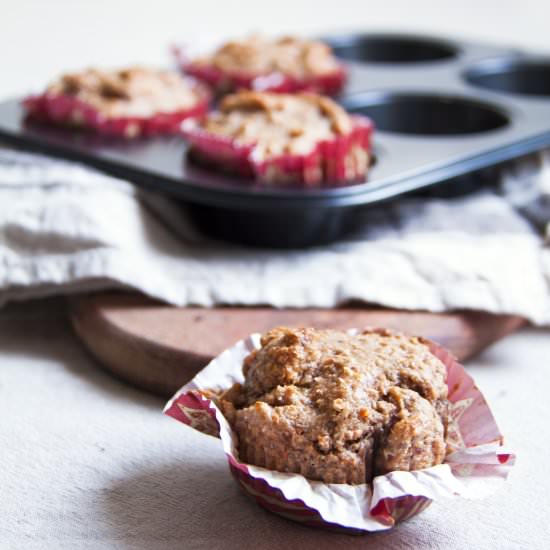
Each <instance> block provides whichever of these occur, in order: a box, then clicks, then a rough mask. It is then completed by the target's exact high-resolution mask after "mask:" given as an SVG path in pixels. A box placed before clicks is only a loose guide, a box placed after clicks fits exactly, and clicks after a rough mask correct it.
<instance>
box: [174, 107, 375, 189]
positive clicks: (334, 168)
mask: <svg viewBox="0 0 550 550" xmlns="http://www.w3.org/2000/svg"><path fill="white" fill-rule="evenodd" d="M351 118H352V121H353V128H352V130H351V132H349V133H348V134H345V135H338V136H334V137H333V139H331V140H324V141H320V142H319V143H317V145H316V147H315V148H314V149H313V150H312V151H311V152H310V153H308V154H304V155H298V154H290V153H287V154H283V155H278V156H275V157H271V158H263V159H259V158H258V157H257V155H255V153H254V144H253V143H246V144H245V143H238V142H237V141H235V140H234V139H231V138H228V137H225V136H220V135H215V134H213V133H210V132H208V131H206V130H204V129H202V128H201V126H200V122H199V121H198V120H196V119H189V120H186V121H185V122H184V123H183V124H182V126H181V131H182V134H183V137H184V138H185V139H186V140H187V141H188V142H189V143H190V144H191V152H190V154H191V157H192V158H193V159H194V160H195V161H197V162H199V163H201V164H204V165H206V166H209V167H212V168H213V169H216V170H221V171H226V172H229V173H232V174H237V175H239V176H243V177H252V178H254V179H255V180H257V181H259V182H261V183H264V184H269V185H275V186H282V185H294V184H299V185H303V186H305V187H318V186H322V185H330V186H333V185H347V184H350V183H358V182H361V181H363V180H364V178H365V175H366V172H367V170H368V167H369V164H370V148H371V136H372V133H373V129H374V125H373V123H372V121H371V120H370V119H368V118H367V117H363V116H358V115H355V116H352V117H351Z"/></svg>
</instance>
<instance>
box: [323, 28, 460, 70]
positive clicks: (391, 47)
mask: <svg viewBox="0 0 550 550" xmlns="http://www.w3.org/2000/svg"><path fill="white" fill-rule="evenodd" d="M325 41H326V42H327V43H328V44H330V46H332V49H333V51H334V54H335V55H336V56H337V57H339V58H340V59H346V60H349V61H362V62H365V63H421V62H426V61H440V60H445V59H451V58H453V57H455V56H456V55H457V53H458V48H457V47H456V46H454V45H453V44H451V43H450V42H447V41H445V40H440V39H437V38H424V37H416V36H406V35H405V36H403V35H393V34H355V35H343V36H332V37H327V38H326V39H325Z"/></svg>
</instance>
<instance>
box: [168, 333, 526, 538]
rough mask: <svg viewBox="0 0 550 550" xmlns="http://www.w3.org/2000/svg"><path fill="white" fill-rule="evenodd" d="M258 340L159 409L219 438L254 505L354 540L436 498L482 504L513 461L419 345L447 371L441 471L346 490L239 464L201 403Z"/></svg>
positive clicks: (455, 371)
mask: <svg viewBox="0 0 550 550" xmlns="http://www.w3.org/2000/svg"><path fill="white" fill-rule="evenodd" d="M372 331H373V332H375V331H377V329H372ZM348 332H349V333H350V334H356V333H357V332H358V331H357V330H355V329H352V330H350V331H348ZM260 336H261V335H260V334H252V335H251V336H249V337H248V338H247V339H245V340H241V341H239V342H237V343H236V344H235V345H234V346H233V347H231V348H229V349H227V350H226V351H224V352H223V353H221V354H220V355H219V356H218V357H216V358H215V359H213V360H212V361H211V362H210V363H209V364H208V366H206V367H205V368H204V369H203V370H202V371H200V372H199V373H198V374H197V375H196V376H195V378H193V380H191V381H190V382H189V383H188V384H186V385H185V386H183V387H182V388H181V389H180V390H179V391H178V392H177V393H176V395H175V396H174V397H173V398H172V399H171V400H170V401H169V402H168V403H167V405H166V407H165V409H164V412H165V414H167V415H168V416H171V417H173V418H175V419H176V420H179V421H180V422H183V423H184V424H187V425H189V426H191V427H192V428H194V429H196V430H198V431H200V432H203V433H205V434H208V435H212V436H214V437H219V438H220V439H221V442H222V447H223V450H224V452H225V454H226V457H227V460H228V464H229V469H230V471H231V473H232V475H233V477H234V478H235V480H236V481H237V483H238V484H239V486H240V487H241V489H242V490H243V491H244V492H245V493H246V494H247V495H248V496H250V497H251V498H253V499H254V500H255V501H256V502H257V503H258V504H259V505H260V506H262V507H264V508H266V509H268V510H270V511H271V512H274V513H276V514H278V515H280V516H283V517H285V518H287V519H291V520H293V521H297V522H300V523H302V524H305V525H309V526H313V527H320V528H325V529H329V530H336V531H343V532H346V533H352V534H362V533H366V532H373V531H383V530H387V529H390V528H392V527H393V526H394V525H395V524H397V523H398V522H401V521H404V520H406V519H409V518H411V517H413V516H415V515H416V514H418V513H420V512H421V511H422V510H424V509H426V508H427V507H428V506H429V505H430V504H431V502H432V501H433V500H436V499H438V498H441V497H453V496H463V497H466V498H483V497H485V496H488V495H489V494H491V493H492V492H493V491H494V490H496V488H497V487H498V486H499V485H500V484H501V483H502V482H503V481H504V480H505V479H506V478H507V476H508V473H509V471H510V469H511V467H512V466H513V464H514V462H515V455H513V454H512V453H510V452H508V451H505V450H504V448H503V446H502V445H503V438H502V435H501V434H500V432H499V430H498V427H497V425H496V423H495V420H494V418H493V415H492V413H491V411H490V409H489V407H488V405H487V403H486V401H485V399H484V397H483V395H482V394H481V392H480V391H479V389H478V388H477V387H476V385H475V383H474V381H473V379H472V378H471V377H470V376H469V375H468V374H467V373H466V371H465V370H464V367H463V366H462V365H460V364H459V363H458V362H457V361H456V359H455V358H454V357H453V356H452V355H451V354H450V353H449V352H448V351H447V350H445V349H444V348H442V347H441V346H439V345H438V344H436V343H434V342H431V341H429V340H426V339H422V341H423V342H424V343H425V344H426V345H428V347H429V350H430V352H431V353H432V354H433V355H435V356H436V357H437V358H438V359H439V360H440V361H441V362H442V363H443V364H444V365H445V366H446V368H447V387H448V391H449V395H448V399H449V401H450V403H451V416H452V418H453V419H454V420H455V425H456V429H455V430H454V431H453V432H452V433H450V434H449V435H448V443H450V445H451V446H452V448H454V449H456V450H455V451H453V452H452V453H451V454H449V455H448V456H447V457H446V459H445V462H444V463H443V464H439V465H437V466H433V467H431V468H425V469H423V470H415V471H410V472H406V471H394V472H390V473H389V474H386V475H380V476H377V477H375V478H374V479H373V481H372V483H369V484H367V483H365V484H360V485H348V484H328V483H323V482H321V481H312V480H309V479H306V478H305V477H304V476H302V475H300V474H292V473H283V472H277V471H273V470H267V469H265V468H260V467H258V466H254V465H251V464H245V463H243V462H241V461H240V460H239V454H238V449H237V444H236V441H237V438H236V435H235V434H234V432H233V430H232V429H231V426H230V425H229V423H228V421H227V419H226V418H225V417H224V415H223V414H222V413H221V411H220V410H219V408H218V407H217V406H216V405H215V404H214V402H213V401H212V400H211V399H209V398H208V397H207V396H208V391H211V390H217V389H226V388H229V387H230V386H232V384H234V383H235V382H242V381H243V375H242V363H243V360H244V358H245V357H246V356H247V355H248V354H249V353H250V352H251V351H253V350H255V349H259V348H260V347H261V344H260ZM202 392H205V393H202Z"/></svg>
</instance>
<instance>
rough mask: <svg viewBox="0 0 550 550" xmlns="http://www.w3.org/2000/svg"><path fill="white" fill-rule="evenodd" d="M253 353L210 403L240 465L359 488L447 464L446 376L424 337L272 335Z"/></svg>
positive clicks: (274, 332)
mask: <svg viewBox="0 0 550 550" xmlns="http://www.w3.org/2000/svg"><path fill="white" fill-rule="evenodd" d="M261 345H262V347H261V348H260V349H258V350H256V351H253V352H252V353H251V354H250V355H249V356H248V357H247V358H246V359H245V361H244V364H243V374H244V383H243V384H242V385H241V384H236V385H234V386H233V387H231V388H229V389H228V390H227V391H225V392H223V393H222V394H221V395H220V396H219V398H218V399H217V402H218V404H219V406H220V408H221V410H222V412H223V413H224V415H225V416H226V417H227V418H228V420H229V422H230V423H231V425H232V427H233V429H234V430H235V432H236V434H237V436H238V450H239V456H240V458H241V460H243V461H245V462H248V463H250V464H255V465H257V466H261V467H265V468H268V469H273V470H277V471H282V472H293V473H299V474H302V475H304V476H305V477H307V478H309V479H312V480H320V481H323V482H325V483H349V484H360V483H366V482H369V481H371V480H372V478H373V477H374V476H376V475H380V474H385V473H388V472H391V471H395V470H405V471H410V470H417V469H421V468H426V467H430V466H434V465H437V464H440V463H442V462H443V460H444V459H445V456H446V450H447V448H446V440H445V439H446V432H447V424H448V422H449V420H448V410H449V402H448V400H447V386H446V382H445V381H446V368H445V366H444V365H443V363H442V362H441V361H440V360H439V359H437V358H436V357H435V356H434V355H432V353H431V352H430V350H429V348H428V346H427V345H426V344H425V343H424V342H423V340H422V339H419V338H416V337H408V336H404V335H401V334H396V333H392V332H389V331H365V332H364V333H361V334H357V335H350V334H347V333H344V332H339V331H335V330H316V329H312V328H301V329H292V328H285V327H280V328H276V329H273V330H271V331H269V332H267V333H266V334H264V335H263V336H262V339H261Z"/></svg>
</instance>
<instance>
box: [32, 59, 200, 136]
mask: <svg viewBox="0 0 550 550" xmlns="http://www.w3.org/2000/svg"><path fill="white" fill-rule="evenodd" d="M209 99H210V98H209V94H208V92H207V91H206V89H205V88H204V87H203V86H202V85H199V84H197V83H193V82H191V81H189V80H186V79H184V78H182V77H181V76H180V75H178V74H176V73H173V72H168V71H160V70H154V69H147V68H143V67H131V68H127V69H121V70H99V69H87V70H85V71H82V72H79V73H68V74H65V75H63V76H61V77H60V78H59V79H57V80H56V81H54V82H53V83H52V84H50V85H49V86H48V88H47V89H46V91H45V92H44V93H42V94H40V95H36V96H31V97H29V98H27V99H26V100H25V101H24V103H23V104H24V107H25V109H26V111H27V114H28V116H29V118H30V119H33V120H37V121H41V122H46V123H51V124H56V125H62V126H72V127H78V128H83V129H88V130H92V131H95V132H98V133H101V134H107V135H115V136H124V137H127V138H132V137H136V136H150V135H159V134H176V133H177V132H178V131H179V128H180V124H181V122H182V120H184V119H186V118H187V117H190V116H201V115H203V114H205V113H206V111H207V109H208V103H209Z"/></svg>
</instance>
